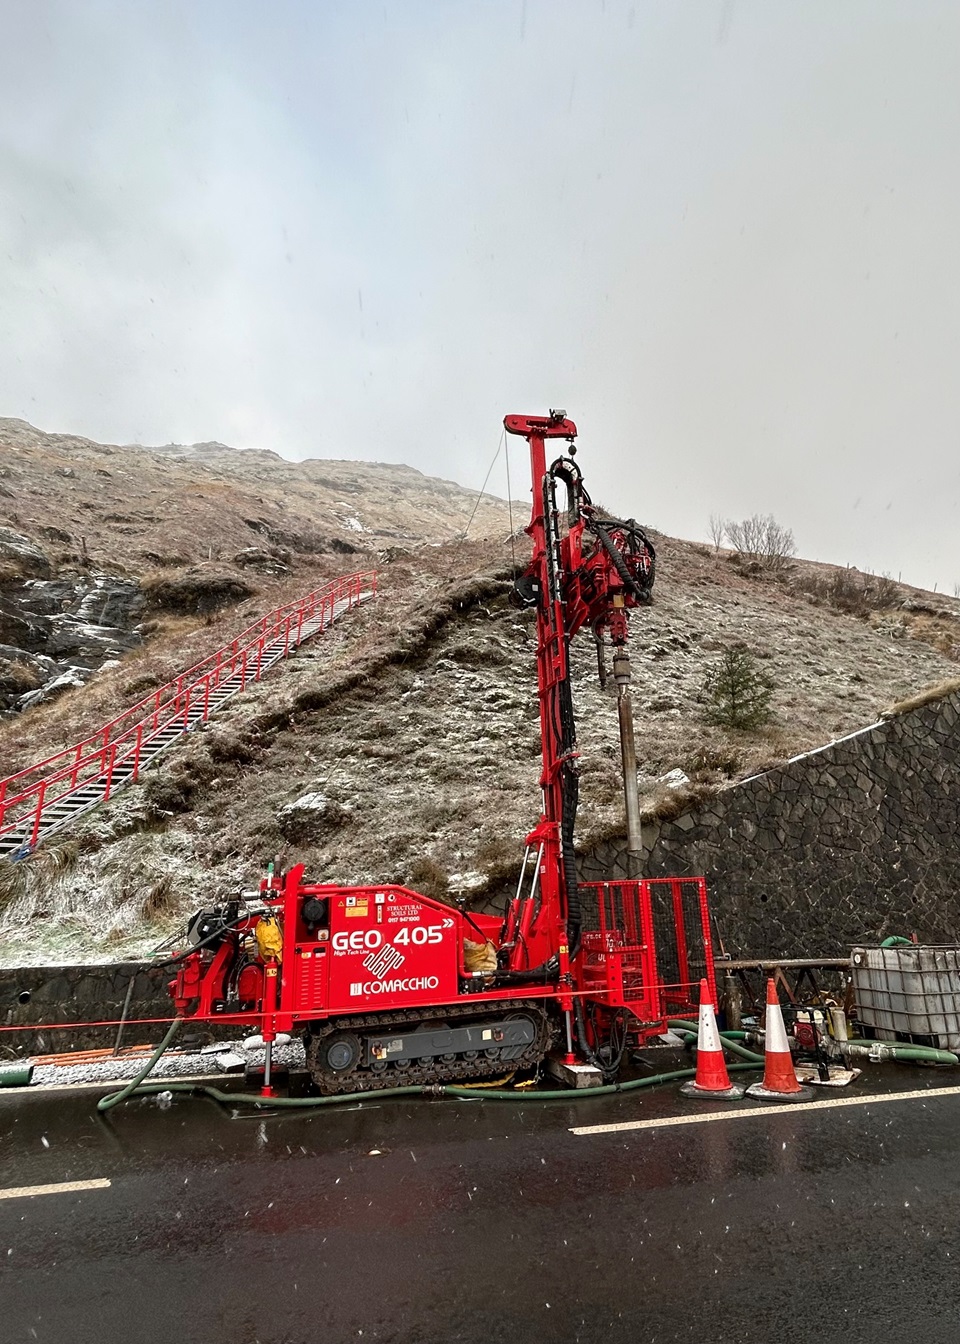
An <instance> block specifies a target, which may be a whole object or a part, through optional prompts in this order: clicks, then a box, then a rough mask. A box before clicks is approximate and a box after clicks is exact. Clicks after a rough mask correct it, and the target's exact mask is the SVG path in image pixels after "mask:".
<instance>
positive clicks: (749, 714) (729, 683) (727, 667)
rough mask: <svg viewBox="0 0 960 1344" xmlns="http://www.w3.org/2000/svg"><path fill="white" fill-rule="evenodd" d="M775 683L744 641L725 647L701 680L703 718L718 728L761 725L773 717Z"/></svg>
mask: <svg viewBox="0 0 960 1344" xmlns="http://www.w3.org/2000/svg"><path fill="white" fill-rule="evenodd" d="M773 691H774V683H773V680H772V679H771V678H770V677H769V676H768V675H767V673H766V672H764V671H763V670H762V668H759V667H758V666H757V659H756V655H755V654H753V653H752V652H751V651H750V649H748V648H747V646H746V644H734V645H732V646H731V647H730V648H729V649H725V650H724V652H723V653H722V654H721V655H720V657H719V658H718V659H717V661H716V662H715V663H714V665H713V666H712V667H711V668H710V669H709V670H708V672H707V675H706V677H705V679H704V683H703V693H704V699H705V700H706V702H707V708H706V712H705V714H704V717H705V718H706V720H707V722H708V723H712V724H714V725H715V726H716V727H718V728H741V729H751V728H762V727H763V725H764V724H765V723H769V721H770V719H771V717H772V711H771V709H770V700H771V698H772V696H773Z"/></svg>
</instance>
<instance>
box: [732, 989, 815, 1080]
mask: <svg viewBox="0 0 960 1344" xmlns="http://www.w3.org/2000/svg"><path fill="white" fill-rule="evenodd" d="M747 1096H748V1097H759V1098H760V1100H761V1101H807V1100H808V1099H809V1098H810V1097H812V1096H813V1093H812V1092H811V1090H810V1088H809V1087H801V1086H800V1084H799V1083H798V1082H797V1075H796V1071H795V1070H794V1067H793V1060H792V1059H791V1058H790V1043H789V1041H788V1040H787V1030H786V1027H784V1025H783V1013H782V1012H781V1011H780V1000H779V999H778V998H777V987H776V985H775V984H774V983H773V978H772V977H771V978H770V979H769V980H768V981H767V1038H766V1051H765V1054H764V1068H763V1082H762V1083H752V1084H751V1086H750V1087H748V1088H747Z"/></svg>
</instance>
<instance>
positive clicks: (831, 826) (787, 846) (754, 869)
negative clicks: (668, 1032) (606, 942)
mask: <svg viewBox="0 0 960 1344" xmlns="http://www.w3.org/2000/svg"><path fill="white" fill-rule="evenodd" d="M958 723H960V692H956V693H954V694H952V695H949V696H946V697H944V698H943V699H941V700H938V701H936V702H934V703H931V704H927V705H924V706H922V707H921V708H918V709H915V710H912V711H910V712H908V713H904V714H900V715H898V716H896V717H894V718H891V719H888V720H885V721H883V722H881V723H878V724H876V725H874V726H873V727H871V728H867V729H864V730H863V731H862V732H859V733H855V734H853V735H852V736H850V737H846V738H843V739H841V740H840V741H837V742H834V743H831V744H830V745H829V746H826V747H824V748H822V749H821V750H819V751H815V752H812V753H809V754H807V755H805V756H802V757H798V758H797V759H796V760H793V761H790V762H788V763H787V764H785V765H784V766H783V767H782V768H780V769H777V770H773V771H769V772H767V773H765V774H762V775H758V776H756V777H754V778H753V779H749V780H745V781H743V782H742V783H740V784H737V785H734V786H732V787H730V788H728V789H725V790H723V791H721V792H720V793H718V794H716V795H715V796H714V797H712V798H710V799H708V800H707V801H706V802H703V803H700V804H698V805H696V806H694V807H692V808H691V809H690V810H688V811H686V812H683V813H682V814H681V815H680V816H678V817H676V818H675V819H674V820H672V821H662V822H656V823H654V824H652V825H650V826H648V827H645V828H644V856H643V858H644V863H643V872H644V874H645V875H646V876H649V877H668V876H679V875H683V874H694V875H699V874H703V875H704V876H705V877H706V878H707V881H708V884H709V888H710V892H711V899H712V908H713V910H714V913H715V915H716V919H717V922H718V924H719V929H720V933H721V936H722V938H723V942H724V945H725V947H726V950H727V952H728V953H730V954H731V955H734V956H751V957H752V956H757V957H766V956H785V957H801V956H814V955H823V956H842V955H845V954H846V951H847V949H848V948H849V945H850V944H851V943H855V942H860V941H862V940H866V941H870V940H877V939H882V938H884V937H886V936H887V935H889V934H891V933H898V934H911V933H914V932H915V933H916V934H917V935H918V936H919V938H920V939H921V941H924V942H935V943H943V942H960V843H958V812H960V730H958ZM581 872H582V876H583V877H584V879H586V880H601V879H602V878H604V877H606V876H610V875H620V876H625V875H626V873H627V868H626V853H625V848H624V844H623V842H622V841H621V842H616V841H614V842H611V843H607V844H603V845H600V846H598V847H597V848H596V849H594V850H592V851H591V852H590V853H588V854H587V855H586V856H585V857H584V858H583V860H582V862H581Z"/></svg>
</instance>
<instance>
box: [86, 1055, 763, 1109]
mask: <svg viewBox="0 0 960 1344" xmlns="http://www.w3.org/2000/svg"><path fill="white" fill-rule="evenodd" d="M729 1067H730V1069H731V1070H741V1069H751V1070H756V1069H757V1068H758V1067H759V1065H757V1064H731V1065H730V1066H729ZM695 1075H696V1069H674V1070H673V1071H672V1072H671V1073H656V1074H652V1075H651V1076H650V1077H648V1078H629V1079H628V1080H627V1081H626V1082H625V1083H605V1084H603V1085H602V1086H599V1087H578V1088H576V1089H571V1088H569V1087H565V1088H555V1089H549V1090H545V1091H542V1092H533V1091H483V1092H480V1091H476V1090H475V1089H474V1088H472V1087H459V1086H456V1085H454V1084H453V1083H436V1084H433V1085H428V1086H426V1087H422V1086H412V1087H382V1088H375V1089H373V1090H372V1091H370V1092H341V1093H339V1094H338V1095H337V1096H335V1097H261V1096H260V1095H259V1094H258V1093H256V1092H225V1091H224V1090H223V1089H222V1088H220V1087H213V1086H211V1085H210V1084H209V1083H177V1082H157V1083H146V1084H144V1085H143V1086H140V1087H138V1088H137V1095H138V1096H153V1095H155V1094H156V1093H158V1092H193V1093H196V1092H199V1093H202V1094H203V1095H204V1096H208V1097H212V1099H213V1100H214V1101H219V1102H223V1103H225V1104H226V1105H232V1104H236V1103H242V1104H244V1105H248V1106H262V1107H264V1108H265V1109H267V1110H274V1109H283V1110H295V1109H297V1108H304V1107H313V1106H340V1105H344V1104H352V1105H356V1103H357V1102H360V1101H385V1100H387V1099H388V1098H391V1097H421V1098H424V1099H430V1098H435V1097H436V1098H440V1097H457V1098H460V1099H462V1100H466V1101H514V1102H517V1101H519V1102H530V1101H567V1102H570V1101H579V1100H580V1099H581V1098H582V1097H608V1096H612V1095H613V1094H614V1093H615V1092H634V1091H636V1090H637V1089H638V1088H641V1087H655V1086H657V1085H658V1084H660V1083H673V1082H679V1081H680V1080H681V1079H683V1078H693V1077H694V1076H695ZM133 1086H135V1084H133V1083H130V1084H128V1085H127V1087H125V1088H124V1089H123V1093H120V1092H117V1093H116V1094H115V1095H114V1096H113V1097H104V1098H103V1100H102V1101H100V1102H99V1103H98V1109H100V1110H107V1109H108V1108H107V1107H106V1106H105V1105H104V1102H110V1103H111V1104H112V1105H114V1106H115V1105H117V1103H118V1102H119V1101H121V1100H126V1099H127V1097H129V1096H130V1095H131V1088H132V1087H133Z"/></svg>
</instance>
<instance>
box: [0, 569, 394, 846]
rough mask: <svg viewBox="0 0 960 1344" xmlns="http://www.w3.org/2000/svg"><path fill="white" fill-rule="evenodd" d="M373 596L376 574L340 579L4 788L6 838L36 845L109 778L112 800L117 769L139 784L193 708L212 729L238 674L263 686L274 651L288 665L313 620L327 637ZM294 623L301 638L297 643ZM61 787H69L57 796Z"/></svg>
mask: <svg viewBox="0 0 960 1344" xmlns="http://www.w3.org/2000/svg"><path fill="white" fill-rule="evenodd" d="M365 591H369V592H370V593H371V595H375V594H376V591H377V575H376V572H375V571H369V572H365V573H358V574H350V575H347V576H346V577H345V578H342V579H334V580H333V582H331V583H329V584H327V585H326V586H325V587H324V588H320V589H317V590H315V591H314V592H311V593H308V594H307V595H306V597H302V598H300V600H299V601H297V602H288V603H287V604H286V605H284V606H282V607H277V609H276V610H275V611H272V612H270V613H269V615H267V616H263V617H261V618H260V620H259V621H256V622H255V623H254V624H253V625H250V626H248V627H247V628H246V630H243V631H242V632H241V633H240V634H239V635H238V636H237V638H236V639H234V640H231V642H230V643H229V644H225V645H224V646H223V647H222V648H221V649H218V650H217V651H216V653H212V654H210V656H209V657H208V658H204V659H203V660H202V661H201V662H199V663H195V664H194V665H193V666H192V667H189V668H187V670H186V671H185V672H181V673H179V675H178V676H177V677H175V678H174V679H173V680H172V681H169V682H167V684H166V685H165V686H161V687H160V688H159V689H158V690H156V691H154V692H152V693H151V694H150V695H148V696H146V697H145V698H144V699H143V700H138V701H137V703H136V704H135V705H131V706H130V708H129V709H125V710H124V711H123V712H122V713H121V714H118V715H117V717H116V718H114V719H111V720H110V722H109V723H106V724H104V725H103V727H102V728H98V729H97V731H96V732H95V733H93V734H92V735H91V736H90V737H86V738H84V739H83V740H82V741H81V742H77V743H75V744H74V745H73V746H72V747H66V748H65V749H64V750H63V751H58V752H57V753H56V754H55V755H53V756H48V757H47V758H46V760H43V761H39V762H37V764H36V765H31V766H27V767H26V769H24V770H19V771H17V773H16V774H13V775H8V776H7V778H6V779H2V780H0V836H3V835H6V834H8V833H9V832H10V831H13V830H17V829H20V828H22V827H23V826H24V823H27V824H28V825H29V826H30V838H29V840H28V841H27V843H28V844H30V845H31V846H32V845H35V844H36V842H37V837H38V835H39V833H40V828H41V826H42V824H43V814H44V812H45V811H46V809H47V808H49V807H50V806H51V805H52V804H53V803H55V802H60V801H61V800H62V799H64V798H67V797H69V796H70V795H71V794H73V793H76V792H77V791H78V790H79V789H81V788H83V787H84V785H86V784H91V783H93V782H94V781H96V780H99V779H101V778H102V777H103V776H104V775H106V776H107V790H106V795H105V796H106V797H109V796H110V791H111V788H112V787H113V781H114V777H115V776H116V773H117V768H118V767H119V766H122V765H124V764H127V763H130V765H131V767H132V776H131V777H132V778H133V779H134V780H135V779H136V778H137V775H138V772H139V768H140V756H141V752H142V750H143V748H144V747H145V746H146V745H147V744H148V743H149V742H151V741H152V740H153V739H154V738H156V737H157V736H159V735H160V734H161V733H163V732H164V730H165V729H167V728H169V727H171V726H173V725H174V724H178V723H181V722H182V723H183V724H184V726H186V724H187V723H188V722H189V714H190V706H191V703H193V704H194V705H196V703H197V702H198V701H199V700H200V699H201V698H202V706H203V707H202V719H203V721H204V722H205V721H206V720H207V718H208V717H209V713H210V693H211V691H212V690H216V688H217V687H218V686H220V685H222V684H223V682H225V681H228V680H229V679H230V678H231V677H232V676H234V675H235V674H236V672H237V669H238V666H239V669H240V677H241V687H240V688H241V689H244V688H245V687H246V686H247V685H248V684H250V683H252V682H255V681H259V680H260V672H261V664H262V661H263V651H264V649H265V648H266V647H267V645H269V644H272V643H275V642H277V641H279V640H280V639H281V638H282V639H283V648H282V650H281V656H282V657H286V656H287V654H288V653H289V651H290V648H291V645H292V646H294V647H296V644H297V642H298V641H299V639H300V635H301V632H302V629H303V623H304V621H305V620H310V619H311V618H313V617H314V616H316V615H317V614H318V612H319V616H320V629H321V630H323V629H326V627H327V626H328V625H329V624H330V615H331V613H332V611H333V609H334V607H335V606H336V604H337V603H338V602H342V601H346V602H347V603H348V604H349V606H351V607H352V606H353V605H354V604H355V603H356V602H359V601H360V599H361V597H362V595H363V593H364V592H365ZM294 619H296V633H295V635H294V636H293V639H291V633H292V627H293V623H294ZM253 653H256V659H255V660H254V659H253V658H252V656H251V655H252V654H253ZM254 669H255V670H254ZM248 670H249V672H252V673H253V675H252V676H248ZM57 785H62V786H63V787H61V788H57V787H56V786H57Z"/></svg>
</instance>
